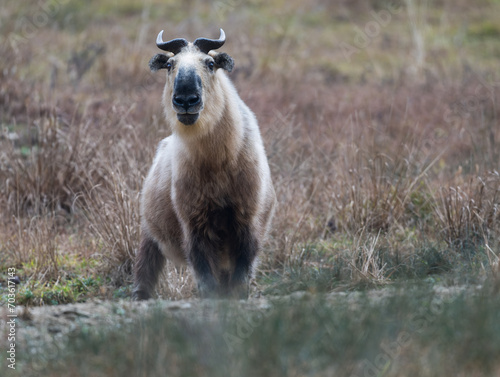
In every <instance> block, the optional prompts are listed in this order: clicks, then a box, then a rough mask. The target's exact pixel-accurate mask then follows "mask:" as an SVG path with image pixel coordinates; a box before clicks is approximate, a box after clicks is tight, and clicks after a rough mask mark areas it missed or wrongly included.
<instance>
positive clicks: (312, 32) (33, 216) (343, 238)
mask: <svg viewBox="0 0 500 377" xmlns="http://www.w3.org/2000/svg"><path fill="white" fill-rule="evenodd" d="M153 3H155V2H151V4H149V3H148V4H149V5H145V6H144V7H140V6H138V5H136V4H132V3H130V4H128V3H127V4H128V5H123V7H121V8H119V9H112V8H109V4H107V3H106V2H105V3H104V4H103V5H101V6H98V5H97V4H93V5H92V6H90V8H89V9H83V8H81V7H79V5H78V4H76V3H75V4H73V3H71V4H66V5H64V6H62V5H61V8H60V9H58V11H57V14H55V15H54V16H53V17H52V18H51V22H52V23H51V24H50V25H51V26H50V27H49V26H47V27H42V28H39V29H37V33H36V38H31V37H30V38H26V39H23V40H21V42H19V41H20V40H19V39H14V41H17V42H16V43H13V39H12V38H13V36H19V35H21V36H22V31H20V30H21V29H19V26H18V25H16V23H15V22H13V21H12V20H10V19H13V20H15V19H16V15H17V16H19V15H20V14H22V12H23V11H22V10H21V8H19V7H18V6H17V5H15V4H14V3H12V4H11V5H9V6H6V7H4V9H3V10H2V12H3V16H4V18H3V19H4V20H5V21H6V22H5V23H3V24H2V27H1V29H0V30H1V31H2V34H3V35H4V36H6V37H4V38H3V39H2V40H1V41H0V42H1V43H0V54H1V55H2V57H3V59H4V61H6V62H11V63H10V64H9V65H8V66H6V67H2V68H3V69H2V70H0V106H1V113H0V122H1V129H2V133H1V137H0V181H1V182H2V185H1V186H0V206H1V210H2V213H3V214H4V216H3V222H2V226H1V228H0V250H2V251H7V253H4V255H3V256H2V259H1V261H2V265H3V266H10V265H15V266H17V267H18V268H19V269H21V270H22V271H29V272H25V276H22V278H23V280H25V281H27V280H30V279H35V280H39V281H41V282H45V283H49V282H53V281H57V280H58V279H59V278H61V277H62V276H64V270H61V268H60V265H61V264H60V263H58V262H57V259H58V258H62V257H64V256H65V255H66V254H68V253H69V254H71V255H73V256H75V257H76V258H77V259H89V258H90V259H95V260H96V261H98V264H97V265H96V266H94V267H93V268H92V269H91V273H92V274H95V276H102V277H105V278H106V281H105V284H108V285H110V286H112V287H113V289H116V288H117V287H119V286H127V284H129V282H130V266H131V263H132V261H133V258H134V252H135V249H136V248H137V245H138V236H139V226H138V225H139V214H138V196H139V192H140V188H141V185H142V180H143V177H144V175H145V173H146V172H147V169H148V168H149V166H150V163H151V159H152V156H153V154H154V150H155V147H156V145H157V143H158V141H159V140H160V139H161V138H163V137H165V136H166V135H168V130H166V127H165V123H164V121H163V120H162V118H161V117H162V115H161V114H162V113H161V108H160V97H161V90H162V83H163V79H162V77H161V75H152V74H150V73H149V72H147V61H148V59H149V58H150V56H151V55H152V54H154V53H155V52H156V50H155V47H154V43H153V41H154V35H155V33H156V31H157V30H159V29H162V28H165V29H166V34H168V35H173V36H188V37H190V38H194V37H196V36H199V35H205V34H210V33H213V30H214V28H212V27H208V26H207V25H205V21H203V20H206V19H209V20H211V23H212V22H215V21H216V20H217V21H218V23H221V24H223V26H224V28H225V29H226V32H227V33H228V39H229V40H228V43H227V48H226V50H227V51H228V52H229V53H230V54H231V55H233V56H234V57H235V59H236V67H237V68H236V70H235V72H234V73H233V74H232V78H233V79H234V81H235V83H236V85H237V87H238V89H239V91H240V93H241V96H242V97H243V99H244V100H245V101H246V102H247V103H248V105H249V106H250V107H251V108H252V109H253V110H254V111H255V113H256V114H257V116H258V118H259V120H260V126H261V130H262V133H263V135H264V139H265V142H266V147H267V153H268V156H269V162H270V165H271V169H272V174H273V179H274V184H275V187H276V190H277V195H278V200H279V207H278V210H277V213H276V217H275V221H274V226H273V230H272V234H271V237H270V240H269V242H268V246H267V247H266V249H265V251H264V253H263V255H262V258H261V259H262V264H261V268H260V271H261V273H260V275H259V276H258V279H257V280H258V283H257V289H266V286H265V283H262V282H263V281H265V279H266V278H267V277H269V276H271V275H273V274H275V273H276V274H278V275H279V276H281V277H282V278H283V279H286V277H287V273H288V272H287V271H291V270H294V269H295V270H297V269H303V268H306V269H312V270H314V269H315V268H316V269H318V266H320V267H321V268H320V270H321V271H322V272H321V274H320V275H321V276H323V277H324V276H325V275H328V274H330V276H332V278H331V279H333V280H335V281H340V283H342V284H345V285H347V286H349V285H356V284H358V283H359V282H369V283H376V284H380V283H386V282H389V281H391V280H392V279H393V278H394V277H395V276H396V275H398V274H399V272H400V271H401V269H404V270H405V271H407V272H408V271H411V270H416V269H418V268H420V267H418V266H419V264H418V263H420V262H418V261H419V260H422V259H425V258H431V257H432V258H434V259H436V258H437V259H436V260H437V261H438V262H435V261H434V262H429V263H430V265H433V266H440V265H441V263H445V264H446V265H448V264H449V263H451V262H450V261H456V260H455V259H453V258H454V256H453V255H455V254H457V255H459V256H460V255H463V256H466V260H469V261H470V260H471V258H472V257H473V256H478V255H483V256H485V258H486V257H487V258H486V260H487V261H490V262H491V263H492V264H494V263H495V261H497V260H498V255H499V253H500V249H499V243H498V239H499V235H500V226H499V223H500V221H499V220H500V217H499V216H500V215H499V213H500V211H499V206H500V197H499V195H500V194H499V189H500V179H499V176H498V161H499V158H500V154H499V151H500V145H499V142H500V128H499V127H498V119H499V113H498V111H499V110H498V104H497V98H498V95H499V87H498V84H497V83H498V81H499V80H498V76H495V75H496V74H497V73H496V70H495V69H494V68H495V65H494V64H493V63H495V60H494V59H493V57H492V56H493V55H494V54H495V51H498V42H497V41H496V40H495V39H492V38H490V37H488V35H490V34H488V33H490V32H491V30H490V29H491V27H490V26H488V25H490V24H488V22H487V21H485V20H488V19H489V18H491V17H492V14H494V12H491V9H490V8H492V7H494V8H495V9H497V8H498V7H497V6H494V5H491V4H490V3H489V2H486V1H484V2H480V4H478V5H477V7H476V9H475V12H474V13H473V14H471V15H470V16H467V14H468V13H467V12H465V11H464V10H465V9H468V8H467V7H468V4H467V3H466V2H459V3H456V2H451V1H444V2H442V3H440V4H435V5H434V6H432V7H430V6H429V7H428V8H426V9H425V12H424V9H423V8H421V4H420V3H419V2H408V3H410V4H411V7H410V8H408V9H409V10H410V12H401V13H398V14H397V15H394V16H393V18H392V21H391V22H390V23H389V24H388V25H387V26H386V27H385V28H383V29H382V30H381V32H380V35H378V36H376V37H374V38H373V41H372V43H371V44H370V46H368V47H367V48H366V49H360V52H359V53H358V54H356V55H353V57H352V62H350V63H349V64H348V63H347V62H346V60H345V59H344V57H343V55H342V54H341V52H340V51H339V49H338V48H337V46H338V44H339V43H340V42H342V41H345V42H348V43H353V39H354V37H355V35H356V28H355V27H354V26H355V25H361V26H363V25H365V24H366V23H367V22H369V21H370V20H371V18H370V17H371V16H370V14H371V13H370V11H371V10H372V9H374V10H376V11H379V10H381V9H384V3H383V2H379V1H372V2H370V3H369V4H368V3H364V2H339V3H338V4H337V3H336V4H335V5H333V4H330V3H328V2H325V1H322V0H317V1H314V2H312V3H310V4H309V3H308V4H307V5H305V4H302V2H298V1H294V2H291V3H290V4H288V6H287V7H286V9H285V8H283V7H276V6H274V5H275V4H274V5H273V2H271V3H270V4H264V3H262V4H261V3H259V4H255V6H252V7H250V6H249V7H245V6H244V5H242V4H235V3H234V4H233V2H229V3H227V4H225V5H226V7H225V8H224V10H222V11H220V12H218V13H217V12H216V13H215V14H214V12H215V10H214V8H211V7H210V6H209V4H208V3H205V2H199V1H195V2H194V3H193V4H192V5H193V6H194V7H195V8H196V9H197V14H198V16H196V17H194V16H192V17H187V16H188V15H189V14H190V12H191V11H190V8H189V7H188V6H187V5H186V7H176V6H174V4H173V3H169V2H167V4H163V3H162V5H161V6H159V5H156V4H153ZM190 4H191V3H190ZM153 7H155V9H156V7H158V12H159V13H158V12H156V11H155V12H153V11H152V9H153ZM279 9H281V10H279ZM89 12H91V13H89ZM419 12H420V13H419ZM90 14H93V16H92V17H91V16H90ZM419 15H420V16H419ZM424 16H425V17H424ZM204 17H205V18H204ZM467 17H470V19H471V22H474V25H475V27H474V33H473V34H470V36H468V35H469V34H467V30H465V31H464V32H463V33H465V34H463V33H462V34H461V32H457V28H458V27H459V25H463V24H464V22H465V21H467V20H468V19H467ZM17 19H19V18H17ZM9 20H10V21H9ZM68 20H73V21H71V22H70V21H68ZM166 20H167V21H166ZM180 20H184V21H180ZM270 20H280V21H279V22H270ZM411 20H413V21H412V22H411V23H408V22H409V21H411ZM440 20H441V21H440ZM417 21H418V22H417ZM482 21H484V25H483V24H482V23H481V22H482ZM409 24H410V25H411V27H410V28H408V26H407V25H409ZM483 29H484V30H483ZM239 30H240V31H239ZM80 32H82V33H83V34H79V33H80ZM487 32H488V33H487ZM20 33H21V34H20ZM103 35H105V36H106V38H104V37H102V36H103ZM305 36H307V37H305ZM438 36H439V38H441V39H439V38H438ZM416 40H421V42H418V43H417V42H416ZM412 41H413V42H412ZM460 43H461V44H460ZM39 46H44V49H41V48H40V47H39ZM407 46H410V47H407ZM415 48H417V49H419V51H417V52H418V53H419V56H420V60H417V61H416V64H417V65H418V67H417V68H418V69H413V70H412V69H410V68H411V66H412V64H413V63H412V62H413V61H414V59H413V57H412V55H411V53H412V49H415ZM478 51H485V52H484V53H482V54H478V53H477V52H478ZM42 58H43V59H42ZM45 58H46V59H45ZM35 62H36V63H35ZM12 220H14V223H13V221H12ZM52 224H54V225H52ZM70 240H72V241H71V242H70ZM69 243H70V244H71V250H68V248H67V247H65V245H68V244H69ZM310 250H315V251H314V252H310ZM428 250H437V251H432V252H429V251H428ZM451 256H453V258H452V257H451ZM432 258H431V259H432ZM440 258H441V259H440ZM431 259H428V260H429V261H430V260H431ZM434 259H433V260H434ZM425 260H427V259H425ZM440 261H441V262H440ZM26 263H34V265H36V266H37V267H36V268H34V269H29V270H26V269H25V268H24V267H23V266H24V265H25V264H26ZM433 263H434V264H433ZM460 263H461V262H460ZM481 263H483V260H482V259H481ZM483 264H484V263H483ZM58 266H59V267H58ZM487 270H489V268H488V267H486V266H484V271H487ZM332 271H333V272H332ZM423 271H424V270H423ZM425 271H430V267H429V269H428V270H425ZM323 272H324V273H323ZM165 276H166V277H167V279H166V281H167V282H166V283H164V284H163V285H162V286H161V287H160V288H159V294H160V295H161V296H163V297H170V298H180V297H189V296H190V295H191V294H192V291H193V290H192V288H193V283H192V279H191V277H190V275H189V273H188V272H186V271H177V270H175V269H174V268H173V267H171V266H168V267H167V269H166V271H165ZM308 276H309V275H308ZM415 276H421V275H419V274H418V273H416V274H415ZM259 277H260V280H259ZM331 279H330V280H328V279H327V280H328V284H327V285H328V287H329V288H332V287H333V286H334V285H335V283H332V280H331ZM259 281H260V282H259Z"/></svg>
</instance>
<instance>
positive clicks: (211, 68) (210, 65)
mask: <svg viewBox="0 0 500 377" xmlns="http://www.w3.org/2000/svg"><path fill="white" fill-rule="evenodd" d="M207 66H208V69H210V70H211V71H213V70H214V67H215V64H214V62H208V64H207Z"/></svg>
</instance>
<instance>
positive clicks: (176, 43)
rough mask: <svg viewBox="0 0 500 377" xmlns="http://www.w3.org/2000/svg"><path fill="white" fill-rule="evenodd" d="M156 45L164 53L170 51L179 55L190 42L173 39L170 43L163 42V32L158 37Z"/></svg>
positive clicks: (182, 39)
mask: <svg viewBox="0 0 500 377" xmlns="http://www.w3.org/2000/svg"><path fill="white" fill-rule="evenodd" d="M156 45H157V46H158V48H159V49H161V50H163V51H170V52H171V53H173V54H174V55H175V54H177V53H178V52H179V51H180V50H181V49H182V48H183V47H186V46H187V45H188V41H186V40H185V39H184V38H177V39H172V40H171V41H168V42H163V30H162V31H160V32H159V33H158V37H156Z"/></svg>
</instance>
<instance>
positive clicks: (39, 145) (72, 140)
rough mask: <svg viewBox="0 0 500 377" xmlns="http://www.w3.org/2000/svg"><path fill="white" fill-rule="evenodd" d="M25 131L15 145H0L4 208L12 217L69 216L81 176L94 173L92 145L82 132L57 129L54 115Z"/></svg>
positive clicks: (80, 127)
mask: <svg viewBox="0 0 500 377" xmlns="http://www.w3.org/2000/svg"><path fill="white" fill-rule="evenodd" d="M25 131H26V132H27V133H28V134H27V135H21V136H19V138H20V142H17V141H16V139H17V138H16V139H14V141H11V140H2V141H0V145H1V146H2V155H1V160H0V163H1V164H0V180H2V181H3V182H4V185H3V186H2V188H1V190H2V195H3V197H4V199H5V201H6V203H5V204H6V206H7V209H8V210H9V211H10V212H11V213H14V214H19V213H24V214H37V213H41V212H43V211H44V210H49V211H50V210H64V211H66V212H71V206H72V202H73V198H74V193H77V192H80V191H81V190H82V189H83V185H82V181H81V177H82V176H83V175H90V176H92V175H94V174H95V173H97V172H96V170H95V168H96V166H97V161H96V158H95V157H96V153H95V152H96V146H95V145H93V144H92V143H89V142H88V141H89V140H88V138H86V137H85V133H86V131H87V130H86V128H85V127H84V126H83V125H76V126H75V127H73V126H70V125H68V124H61V122H60V121H59V120H58V119H57V117H56V116H55V115H54V116H50V117H42V118H41V119H39V120H38V121H37V122H36V123H35V127H34V128H33V129H29V130H25ZM28 138H29V139H31V140H26V139H28ZM23 141H24V143H23Z"/></svg>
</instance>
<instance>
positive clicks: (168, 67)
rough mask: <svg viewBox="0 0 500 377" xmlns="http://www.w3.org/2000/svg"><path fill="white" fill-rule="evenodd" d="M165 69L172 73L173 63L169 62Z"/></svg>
mask: <svg viewBox="0 0 500 377" xmlns="http://www.w3.org/2000/svg"><path fill="white" fill-rule="evenodd" d="M165 68H166V69H168V70H169V71H170V70H171V69H172V63H170V62H167V64H165Z"/></svg>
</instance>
